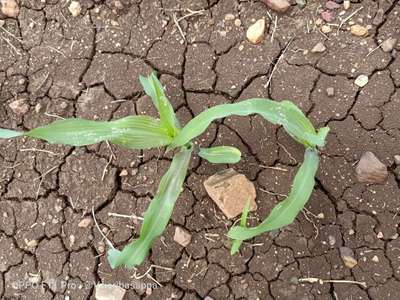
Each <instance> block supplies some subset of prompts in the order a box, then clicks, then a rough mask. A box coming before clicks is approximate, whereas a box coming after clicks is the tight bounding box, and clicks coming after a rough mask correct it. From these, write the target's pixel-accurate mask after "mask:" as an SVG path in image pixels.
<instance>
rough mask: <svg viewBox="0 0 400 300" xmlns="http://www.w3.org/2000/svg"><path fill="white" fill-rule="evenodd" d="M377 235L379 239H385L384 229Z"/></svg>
mask: <svg viewBox="0 0 400 300" xmlns="http://www.w3.org/2000/svg"><path fill="white" fill-rule="evenodd" d="M376 237H377V238H378V239H383V233H382V231H379V232H378V234H377V235H376Z"/></svg>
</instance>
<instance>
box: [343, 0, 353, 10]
mask: <svg viewBox="0 0 400 300" xmlns="http://www.w3.org/2000/svg"><path fill="white" fill-rule="evenodd" d="M350 6H351V3H350V0H344V2H343V7H344V9H346V10H348V9H350Z"/></svg>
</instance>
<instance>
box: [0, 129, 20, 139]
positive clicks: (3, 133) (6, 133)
mask: <svg viewBox="0 0 400 300" xmlns="http://www.w3.org/2000/svg"><path fill="white" fill-rule="evenodd" d="M21 135H24V133H23V132H21V131H15V130H10V129H3V128H0V139H9V138H13V137H17V136H21Z"/></svg>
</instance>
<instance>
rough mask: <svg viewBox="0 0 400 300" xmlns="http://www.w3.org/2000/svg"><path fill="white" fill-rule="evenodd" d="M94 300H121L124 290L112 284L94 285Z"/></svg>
mask: <svg viewBox="0 0 400 300" xmlns="http://www.w3.org/2000/svg"><path fill="white" fill-rule="evenodd" d="M95 290H96V291H95V298H96V300H122V299H123V298H124V296H125V293H126V290H124V289H123V288H122V287H120V286H118V285H113V284H104V283H100V284H96V287H95Z"/></svg>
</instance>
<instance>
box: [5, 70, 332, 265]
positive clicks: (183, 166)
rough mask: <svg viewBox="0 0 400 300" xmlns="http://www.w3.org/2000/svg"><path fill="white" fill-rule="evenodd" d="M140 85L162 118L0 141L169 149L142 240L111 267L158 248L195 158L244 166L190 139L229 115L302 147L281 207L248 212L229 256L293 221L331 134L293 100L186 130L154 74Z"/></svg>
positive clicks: (63, 124) (250, 107)
mask: <svg viewBox="0 0 400 300" xmlns="http://www.w3.org/2000/svg"><path fill="white" fill-rule="evenodd" d="M140 82H141V84H142V86H143V88H144V91H145V92H146V94H147V95H148V96H150V98H151V99H152V102H153V104H154V106H155V107H156V108H157V110H158V113H159V119H155V118H152V117H149V116H129V117H125V118H121V119H118V120H114V121H109V122H99V121H90V120H83V119H78V118H73V119H66V120H61V121H56V122H54V123H51V124H48V125H45V126H42V127H38V128H35V129H33V130H30V131H27V132H20V131H15V130H9V129H0V138H15V137H19V136H27V137H31V138H38V139H42V140H45V141H47V142H49V143H57V144H65V145H71V146H85V145H90V144H95V143H98V142H102V141H108V142H111V143H113V144H116V145H119V146H121V147H126V148H130V149H150V148H158V147H164V146H166V147H167V150H169V151H172V150H174V153H175V154H174V156H173V159H172V163H171V166H170V167H169V169H168V171H167V172H166V173H165V174H164V176H163V177H162V179H161V182H160V185H159V187H158V190H157V193H156V194H155V196H154V198H153V199H152V201H151V203H150V205H149V207H148V208H147V210H146V212H145V214H144V220H143V224H142V226H141V230H140V235H139V237H138V238H137V239H135V240H133V241H132V242H131V243H130V244H128V245H127V246H125V248H124V249H123V250H122V251H120V250H118V249H115V248H113V247H112V246H110V248H109V249H108V253H107V254H108V255H107V257H108V261H109V263H110V265H111V266H112V267H113V268H117V267H119V266H126V267H128V268H133V267H135V266H137V265H140V264H141V263H142V262H143V261H144V260H145V258H146V256H147V255H148V253H149V250H150V248H151V246H152V244H153V242H154V241H155V240H156V239H157V238H158V237H159V236H160V235H161V234H162V233H163V232H164V230H165V228H166V226H167V225H168V222H169V220H170V218H171V215H172V211H173V208H174V205H175V202H176V201H177V199H178V197H179V194H180V193H181V190H182V186H183V183H184V181H185V177H186V173H187V169H188V166H189V162H190V159H191V157H192V155H193V154H196V155H199V156H200V157H201V158H203V159H205V160H207V161H209V162H211V163H229V164H233V163H236V162H238V161H240V157H241V153H240V151H239V150H238V149H236V148H235V147H230V146H219V147H211V148H200V149H199V150H196V151H195V150H194V147H193V140H194V139H195V138H196V137H198V136H199V135H201V134H202V133H203V132H204V131H205V130H206V129H207V127H208V126H209V125H210V124H211V123H212V122H213V121H214V120H216V119H221V118H225V117H228V116H231V115H236V116H248V115H252V114H259V115H260V116H262V117H263V118H264V119H266V120H267V121H269V122H271V123H273V124H277V125H281V126H283V128H284V129H285V130H286V132H287V133H288V134H289V135H290V136H291V137H292V138H294V139H295V140H296V141H297V142H299V143H301V144H302V145H304V147H305V155H304V162H303V163H302V165H301V166H300V168H299V170H298V172H297V174H296V176H295V179H294V183H293V186H292V188H291V191H290V193H289V195H288V197H287V198H286V199H285V200H283V201H281V202H280V203H279V204H277V205H276V206H275V207H274V208H273V210H272V211H271V213H270V214H269V215H268V217H267V218H266V219H265V220H264V221H263V222H262V223H260V224H259V225H258V226H255V227H250V228H249V227H247V226H246V223H247V215H248V212H249V203H248V204H247V205H246V206H245V208H244V211H243V214H242V217H241V220H240V223H239V225H237V226H233V227H232V228H231V229H230V230H229V232H228V236H229V237H230V238H231V239H233V243H232V248H231V253H232V254H234V253H235V252H237V251H238V250H239V248H240V245H241V243H242V241H244V240H247V239H251V238H253V237H255V236H257V235H259V234H262V233H264V232H266V231H270V230H275V229H278V228H281V227H283V226H286V225H288V224H290V223H292V222H293V220H294V219H295V218H296V216H297V214H298V213H299V212H300V210H301V209H302V208H303V207H304V205H305V204H306V202H307V201H308V199H309V198H310V195H311V193H312V191H313V188H314V184H315V181H314V177H315V173H316V171H317V169H318V164H319V155H318V149H317V147H322V146H324V144H325V138H326V136H327V134H328V131H329V128H327V127H324V128H321V129H319V130H316V129H315V128H314V127H313V125H312V124H311V122H310V121H309V120H308V119H307V118H306V117H305V115H304V114H303V113H302V112H301V110H300V109H299V108H298V107H297V106H296V105H294V104H293V103H292V102H290V101H282V102H276V101H272V100H268V99H262V98H254V99H249V100H245V101H241V102H238V103H233V104H222V105H217V106H214V107H212V108H210V109H207V110H206V111H203V112H202V113H200V114H199V115H198V116H196V117H195V118H194V119H192V120H191V121H190V122H189V123H187V125H186V126H185V127H183V128H182V127H181V125H180V122H179V120H178V119H177V117H176V116H175V112H174V110H173V108H172V105H171V103H170V102H169V101H168V99H167V97H166V96H165V93H164V89H163V87H162V85H161V83H160V82H159V80H158V79H157V77H156V74H155V73H152V74H151V75H150V76H148V77H142V76H141V77H140ZM194 152H196V153H194Z"/></svg>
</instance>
